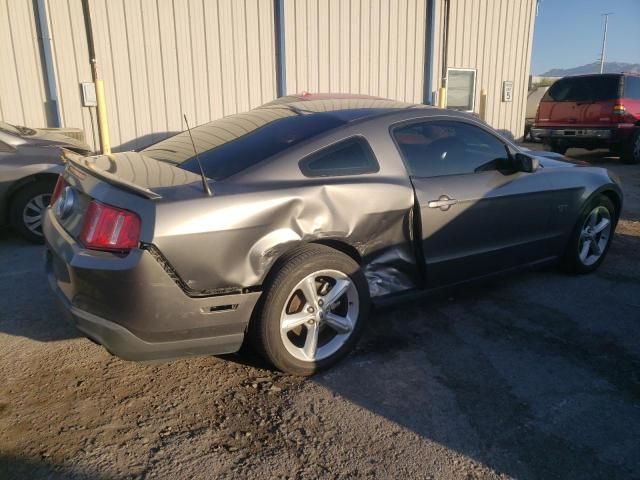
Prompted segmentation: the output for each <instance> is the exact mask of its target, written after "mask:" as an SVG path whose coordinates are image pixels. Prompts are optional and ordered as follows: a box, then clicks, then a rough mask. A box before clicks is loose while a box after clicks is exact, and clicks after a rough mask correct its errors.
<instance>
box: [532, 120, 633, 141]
mask: <svg viewBox="0 0 640 480" xmlns="http://www.w3.org/2000/svg"><path fill="white" fill-rule="evenodd" d="M633 131H634V130H633V125H630V128H588V127H585V128H581V127H579V126H574V127H539V126H535V125H534V126H533V127H532V128H531V135H532V136H533V138H534V139H536V140H540V141H543V142H555V143H561V144H565V145H571V146H582V145H585V146H608V145H611V144H617V143H621V142H624V141H625V140H627V139H628V138H630V137H631V135H632V133H633Z"/></svg>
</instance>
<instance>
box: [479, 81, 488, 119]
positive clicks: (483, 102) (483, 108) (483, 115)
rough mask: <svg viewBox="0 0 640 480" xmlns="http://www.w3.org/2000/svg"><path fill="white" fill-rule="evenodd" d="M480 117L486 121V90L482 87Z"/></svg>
mask: <svg viewBox="0 0 640 480" xmlns="http://www.w3.org/2000/svg"><path fill="white" fill-rule="evenodd" d="M478 113H479V114H480V118H481V119H482V120H483V121H485V122H486V121H487V91H486V90H485V89H484V88H483V89H482V90H480V111H479V112H478Z"/></svg>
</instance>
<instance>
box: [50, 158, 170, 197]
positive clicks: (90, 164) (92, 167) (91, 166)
mask: <svg viewBox="0 0 640 480" xmlns="http://www.w3.org/2000/svg"><path fill="white" fill-rule="evenodd" d="M96 158H97V157H96V156H92V157H84V156H82V155H78V154H77V153H74V152H72V151H71V150H67V149H63V152H62V160H63V161H64V162H65V163H67V165H68V166H69V167H70V168H77V169H79V170H81V171H83V172H85V173H88V174H89V175H92V176H94V177H97V178H99V179H100V180H104V181H105V182H107V183H110V184H111V185H115V186H117V187H119V188H122V189H123V190H127V191H129V192H131V193H134V194H136V195H139V196H141V197H145V198H148V199H150V200H158V199H160V198H162V195H159V194H158V193H156V192H154V191H153V190H150V189H148V188H145V187H141V186H140V185H136V184H135V183H133V182H130V181H128V180H125V179H124V178H121V177H118V176H117V175H113V174H111V173H109V172H108V171H107V170H104V169H103V168H99V167H97V166H96V164H95V161H94V159H96Z"/></svg>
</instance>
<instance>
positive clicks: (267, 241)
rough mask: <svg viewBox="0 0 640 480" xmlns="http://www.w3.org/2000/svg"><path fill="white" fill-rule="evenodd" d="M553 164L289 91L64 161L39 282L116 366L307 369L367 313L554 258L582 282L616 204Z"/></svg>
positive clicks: (488, 141)
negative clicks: (244, 353)
mask: <svg viewBox="0 0 640 480" xmlns="http://www.w3.org/2000/svg"><path fill="white" fill-rule="evenodd" d="M195 152H197V154H196V153H195ZM562 158H563V157H560V156H555V157H550V156H549V154H545V156H540V157H538V156H534V153H533V152H530V151H525V150H522V149H520V148H519V147H517V146H515V145H513V144H512V143H511V142H509V141H508V140H506V139H505V138H503V137H501V136H500V135H499V134H498V133H496V132H495V131H494V130H492V129H491V128H489V127H488V126H487V125H486V124H484V123H482V122H480V121H479V120H477V119H476V118H474V117H472V116H470V115H467V114H464V113H459V112H454V111H447V110H440V109H436V108H432V107H426V106H422V105H411V104H405V103H399V102H395V101H391V100H385V99H377V98H367V97H357V96H352V97H349V96H344V95H343V96H331V95H305V96H300V97H285V98H283V99H279V100H278V101H276V102H272V103H271V104H267V105H265V106H262V107H260V108H256V109H254V110H251V111H250V112H248V113H241V114H237V115H231V116H228V117H225V118H223V119H220V120H215V121H213V122H210V123H207V124H205V125H201V126H198V127H196V128H193V129H192V130H191V135H190V133H189V131H185V132H182V133H180V134H178V135H176V136H173V137H170V138H168V139H166V140H163V141H161V142H159V143H157V144H155V145H152V146H150V147H148V148H146V149H145V150H143V151H141V152H137V153H134V152H127V153H119V154H113V155H108V156H105V155H103V156H91V157H83V156H80V155H76V154H73V153H71V152H68V153H67V154H66V168H65V170H64V172H63V174H62V175H61V176H60V179H59V180H58V183H57V186H56V189H55V192H54V194H53V198H52V206H51V208H49V209H48V210H47V213H46V215H45V222H44V233H45V237H46V243H47V251H48V253H47V267H48V272H49V279H50V283H51V286H52V288H53V290H54V291H55V292H56V294H57V297H58V298H59V299H60V301H61V303H62V304H63V306H64V309H65V310H66V312H68V314H69V318H70V319H71V321H72V322H73V323H74V324H75V325H76V326H77V328H79V329H80V330H81V331H82V332H83V333H84V334H86V335H87V336H88V337H90V338H92V339H94V340H96V341H97V342H99V343H100V344H102V345H104V346H105V347H106V348H107V349H108V350H109V351H110V352H112V353H113V354H115V355H117V356H119V357H122V358H124V359H131V360H149V359H163V358H174V357H178V356H184V355H196V354H222V353H229V352H235V351H237V350H238V349H239V348H240V346H241V344H242V343H243V341H244V340H245V338H246V339H247V340H248V341H249V342H250V343H251V344H252V345H253V346H254V347H255V348H256V349H257V350H258V351H259V352H261V353H262V354H263V355H264V356H265V357H266V358H267V359H268V360H269V361H270V362H271V363H272V364H273V365H274V366H275V367H277V368H279V369H281V370H284V371H287V372H291V373H294V374H299V375H310V374H312V373H314V372H316V371H318V370H320V369H323V368H325V367H328V366H329V365H331V364H333V363H335V362H336V361H337V360H338V359H340V358H341V357H343V356H344V355H345V354H346V353H347V352H349V350H350V349H351V348H352V347H353V346H354V344H355V342H356V341H357V339H358V337H359V335H360V334H361V333H362V331H363V329H364V328H365V324H366V322H367V315H368V313H369V308H370V305H371V303H372V301H373V302H374V303H377V302H389V301H391V300H393V299H398V298H403V297H411V296H412V295H413V294H417V293H424V292H431V291H434V290H436V289H440V288H444V287H449V286H452V285H455V284H458V283H461V282H465V281H469V280H475V279H479V278H483V277H486V276H488V275H493V274H496V273H502V272H507V271H511V270H516V269H520V268H523V267H529V266H535V265H541V264H546V263H552V262H557V263H560V264H561V265H562V266H563V267H564V268H565V269H567V270H569V271H572V272H576V273H587V272H591V271H593V270H595V269H596V268H597V267H598V266H599V265H600V264H601V263H602V261H603V259H604V257H605V255H606V253H607V249H608V247H609V244H610V242H611V238H612V235H613V232H614V230H615V227H616V223H617V220H618V216H619V212H620V208H621V203H622V192H621V190H620V187H619V185H618V183H617V182H616V180H615V179H613V178H612V177H611V176H610V174H609V173H608V172H607V170H605V169H603V168H595V167H587V166H578V165H575V164H573V163H569V162H568V161H563V160H561V159H562ZM200 165H201V166H200Z"/></svg>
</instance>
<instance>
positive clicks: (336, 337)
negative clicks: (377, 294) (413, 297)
mask: <svg viewBox="0 0 640 480" xmlns="http://www.w3.org/2000/svg"><path fill="white" fill-rule="evenodd" d="M369 308H370V299H369V288H368V286H367V282H366V280H365V277H364V274H363V273H362V271H361V270H360V266H359V265H358V263H357V262H355V261H354V260H353V259H352V258H350V257H348V256H347V255H345V254H343V253H341V252H338V251H336V250H334V249H332V248H329V247H326V246H324V245H316V244H308V245H305V246H304V247H301V248H300V249H298V250H296V251H295V252H294V253H292V254H291V255H289V256H288V257H287V258H286V259H285V260H284V261H283V262H282V263H281V266H280V267H279V269H278V270H277V271H276V273H275V274H274V275H273V276H272V277H271V278H270V279H269V280H268V281H267V282H266V284H265V288H264V292H263V294H262V296H261V299H260V303H259V304H258V306H257V308H256V311H255V312H254V318H253V319H252V321H251V325H250V328H249V340H250V342H251V343H252V345H253V346H254V347H255V348H256V349H257V350H258V351H259V352H260V353H262V354H263V355H264V356H265V357H266V359H267V360H269V361H270V362H271V363H272V364H273V365H274V366H275V367H276V368H278V369H280V370H282V371H284V372H287V373H291V374H294V375H305V376H306V375H312V374H314V373H316V372H318V371H320V370H322V369H325V368H327V367H329V366H330V365H333V364H334V363H336V362H337V361H338V360H340V359H341V358H342V357H344V356H345V355H346V354H347V353H348V352H349V351H350V350H351V349H352V348H353V346H354V345H355V344H356V342H357V340H358V338H359V337H360V335H361V334H362V331H363V328H364V325H365V322H366V320H367V316H368V314H369Z"/></svg>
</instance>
